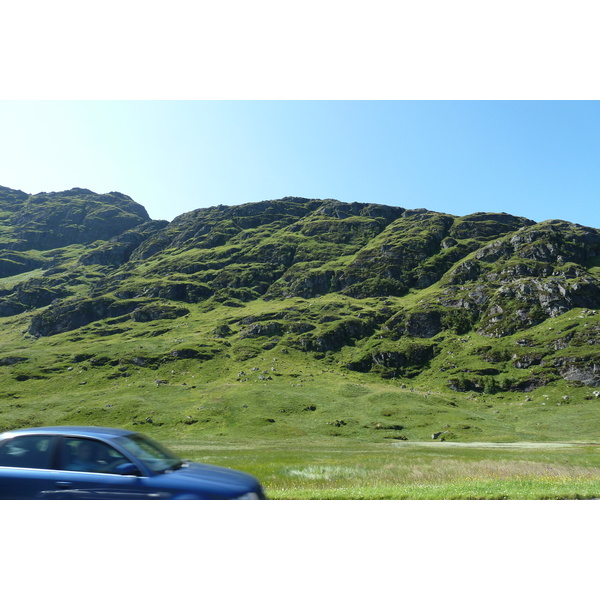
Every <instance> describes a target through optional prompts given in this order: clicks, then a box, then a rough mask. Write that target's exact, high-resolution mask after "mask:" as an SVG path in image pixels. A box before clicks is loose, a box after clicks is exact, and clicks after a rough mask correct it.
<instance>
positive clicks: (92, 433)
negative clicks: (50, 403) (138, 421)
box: [0, 425, 134, 439]
mask: <svg viewBox="0 0 600 600" xmlns="http://www.w3.org/2000/svg"><path fill="white" fill-rule="evenodd" d="M132 433H134V432H133V431H129V430H127V429H118V428H114V427H96V426H92V425H89V426H79V425H55V426H53V427H31V428H29V429H15V430H13V431H5V432H4V433H2V435H1V436H0V437H9V436H10V437H12V436H15V435H31V434H38V435H43V434H49V435H82V436H89V437H95V438H102V439H108V438H112V437H122V436H124V435H131V434H132Z"/></svg>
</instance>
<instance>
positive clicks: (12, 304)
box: [0, 188, 600, 420]
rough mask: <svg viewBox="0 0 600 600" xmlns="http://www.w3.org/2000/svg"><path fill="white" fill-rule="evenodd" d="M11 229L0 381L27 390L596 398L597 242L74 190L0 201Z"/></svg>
mask: <svg viewBox="0 0 600 600" xmlns="http://www.w3.org/2000/svg"><path fill="white" fill-rule="evenodd" d="M0 226H1V228H2V229H1V232H2V238H1V242H2V243H1V245H0V266H2V268H3V270H2V272H1V275H2V278H0V322H1V323H2V326H3V331H4V332H5V336H4V342H3V345H2V348H0V377H3V378H5V379H6V381H16V382H19V386H20V388H19V389H21V390H26V389H29V388H28V387H27V386H32V387H31V389H32V390H33V389H34V388H35V386H36V385H38V384H39V381H41V380H43V381H44V382H45V385H48V386H51V385H53V384H54V382H55V381H58V379H57V378H58V377H59V375H58V374H60V373H64V371H65V369H67V368H68V366H67V365H69V364H71V365H74V364H75V365H77V366H78V368H79V369H80V372H82V371H81V369H84V371H85V375H86V384H90V385H92V384H93V389H95V390H101V389H110V388H111V387H112V386H114V385H116V383H115V382H118V381H120V378H122V377H124V378H130V377H131V379H127V381H128V382H129V383H128V385H134V383H133V382H136V381H141V380H142V379H144V377H146V375H145V374H148V373H149V372H150V371H155V372H156V374H157V379H160V380H161V381H162V380H164V381H166V382H169V383H172V381H171V380H172V378H173V377H174V376H173V377H172V376H171V375H169V371H171V374H173V373H176V372H178V371H177V369H175V368H174V365H177V366H178V368H179V369H180V370H181V369H182V370H183V371H187V372H197V373H198V374H199V373H202V377H203V381H205V384H207V385H213V384H214V385H234V386H235V387H236V389H237V387H238V386H241V387H240V389H242V388H243V386H244V385H245V384H247V385H249V384H252V383H253V382H254V383H255V384H260V385H267V384H269V385H274V384H275V383H276V382H277V380H278V379H279V381H283V379H282V378H283V373H281V372H279V373H278V372H277V370H276V369H275V367H274V366H273V369H274V370H269V371H266V370H265V369H259V367H258V366H257V365H258V364H259V362H263V361H271V364H273V363H272V361H275V360H277V361H283V360H284V359H285V360H286V361H287V362H288V363H289V364H290V366H289V373H288V374H289V375H290V376H292V375H293V372H294V371H298V370H299V369H298V368H297V367H295V366H293V365H294V364H295V365H300V364H302V365H304V367H303V369H305V368H312V369H318V370H320V371H322V372H323V373H325V372H331V373H335V374H337V375H336V377H353V378H358V379H357V381H365V382H366V381H371V382H379V383H377V384H376V385H391V386H395V388H394V389H396V388H397V387H398V386H400V388H399V389H409V388H413V389H417V388H419V389H428V390H429V391H437V393H442V394H449V395H450V396H449V397H459V398H461V397H462V398H464V399H465V400H464V401H467V400H466V399H467V398H468V399H470V400H469V401H474V400H473V399H474V398H477V397H478V395H480V394H491V395H495V396H496V397H498V398H499V397H500V396H501V395H507V394H508V396H505V397H506V398H507V399H510V398H512V399H513V401H514V402H516V401H517V399H519V398H520V399H521V401H522V400H523V398H524V397H525V396H526V395H527V394H531V393H533V392H534V391H536V390H538V391H539V393H541V392H545V391H546V390H556V391H557V392H559V393H560V394H561V396H571V395H572V394H573V393H575V392H573V390H579V391H578V392H577V394H578V398H580V401H581V402H585V401H586V398H588V397H589V398H591V399H592V400H593V399H594V398H595V397H596V396H594V394H593V392H592V391H590V390H591V388H593V387H597V386H600V358H599V353H598V340H599V339H600V313H598V310H600V231H598V230H596V229H593V228H588V227H584V226H581V225H577V224H573V223H568V222H564V221H545V222H543V223H535V222H533V221H530V220H528V219H524V218H522V217H515V216H512V215H507V214H504V213H499V214H496V213H476V214H473V215H467V216H463V217H459V216H454V215H450V214H443V213H436V212H432V211H427V210H424V209H421V210H406V209H403V208H399V207H390V206H384V205H378V204H372V203H364V204H363V203H352V204H347V203H343V202H339V201H336V200H317V199H312V200H311V199H304V198H291V197H289V198H282V199H280V200H271V201H265V202H259V203H252V204H245V205H240V206H233V207H226V206H218V207H212V208H206V209H198V210H195V211H192V212H189V213H185V214H183V215H180V216H179V217H177V218H176V219H174V220H173V221H172V222H170V223H167V222H166V221H152V220H150V219H149V218H148V215H147V213H146V211H145V210H144V209H143V208H142V207H141V206H140V205H138V204H136V203H135V202H133V201H132V200H131V199H130V198H128V197H127V196H124V195H122V194H118V193H116V192H113V193H111V194H105V195H97V194H94V193H93V192H90V191H89V190H82V189H79V188H76V189H75V190H71V191H69V192H60V193H55V194H38V195H36V196H27V195H26V194H24V193H23V192H20V191H16V190H10V189H8V188H0ZM42 232H43V233H42ZM257 361H258V362H257ZM280 364H281V363H280ZM249 365H252V367H251V368H252V369H256V370H257V371H259V372H260V377H262V379H259V378H258V374H256V375H252V371H249V370H248V367H249ZM306 365H312V367H306ZM158 375H160V376H158ZM293 380H294V378H293V377H292V381H293ZM36 382H38V383H36ZM184 383H186V382H184ZM372 384H373V385H375V383H372ZM15 385H17V384H15ZM158 385H162V384H158ZM186 385H187V383H186ZM290 385H292V384H291V383H290ZM87 389H91V388H87ZM569 390H570V391H569ZM567 392H568V393H567ZM5 393H7V394H8V393H9V392H5ZM10 393H16V392H14V391H12V392H10ZM240 393H242V392H240ZM453 395H454V396H453ZM457 395H458V396H457ZM566 403H567V401H565V404H566ZM363 408H364V407H363ZM472 408H473V407H472ZM476 409H477V410H478V407H475V408H473V410H476ZM357 410H358V407H357ZM469 410H471V409H469ZM60 418H64V415H63V416H62V417H60ZM338 420H339V419H338Z"/></svg>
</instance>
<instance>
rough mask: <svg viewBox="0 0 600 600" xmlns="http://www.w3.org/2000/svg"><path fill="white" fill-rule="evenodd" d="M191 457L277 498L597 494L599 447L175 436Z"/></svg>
mask: <svg viewBox="0 0 600 600" xmlns="http://www.w3.org/2000/svg"><path fill="white" fill-rule="evenodd" d="M174 447H175V448H176V449H177V451H178V452H180V453H181V454H183V455H186V456H187V457H188V458H192V459H193V460H199V461H202V462H212V463H216V464H222V465H224V466H229V467H232V468H237V469H242V470H244V471H248V472H250V473H252V474H254V475H256V476H257V477H259V479H260V480H261V481H262V483H263V485H264V487H265V489H266V492H267V495H268V497H269V498H271V499H276V500H344V499H348V500H352V499H355V500H359V499H364V500H377V499H382V500H383V499H389V500H392V499H407V500H441V499H449V500H451V499H463V500H468V499H489V500H502V499H512V500H542V499H584V498H597V497H600V454H599V452H600V449H599V448H597V447H593V446H587V447H585V446H575V445H573V446H565V447H557V446H548V447H544V446H542V445H540V446H535V445H532V446H531V447H529V448H528V447H519V448H511V447H504V446H502V445H499V446H497V447H494V448H478V447H476V446H475V445H474V446H469V445H468V444H467V445H463V446H455V447H448V446H443V445H442V444H430V445H429V446H426V445H423V446H413V447H411V448H408V447H407V448H398V447H394V446H391V445H388V444H349V443H348V442H345V441H343V440H332V441H331V442H328V443H323V442H321V443H319V444H311V443H307V444H305V445H304V446H301V445H299V444H297V443H294V442H291V441H289V440H288V441H287V442H285V443H283V444H282V445H281V446H280V447H275V446H273V445H270V444H264V443H257V444H255V445H253V444H251V443H250V444H247V445H229V446H226V445H222V446H219V445H217V444H211V445H209V446H202V447H199V446H198V445H195V444H194V443H193V442H182V443H178V444H175V445H174Z"/></svg>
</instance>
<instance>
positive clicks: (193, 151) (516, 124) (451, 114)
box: [0, 100, 600, 228]
mask: <svg viewBox="0 0 600 600" xmlns="http://www.w3.org/2000/svg"><path fill="white" fill-rule="evenodd" d="M599 159H600V103H599V102H597V101H351V100H342V101H333V100H330V101H242V100H237V101H236V100H234V101H159V100H155V101H42V100H37V101H35V100H34V101H0V185H4V186H7V187H11V188H16V189H21V190H23V191H24V192H27V193H31V194H35V193H38V192H42V191H46V192H49V191H61V190H65V189H70V188H73V187H84V188H89V189H91V190H93V191H95V192H99V193H104V192H110V191H119V192H122V193H124V194H127V195H129V196H131V197H132V198H133V199H134V200H135V201H136V202H139V203H140V204H142V205H144V206H145V207H146V209H147V210H148V212H149V214H150V216H151V217H152V218H154V219H167V220H172V219H173V218H174V217H176V216H177V215H179V214H181V213H184V212H187V211H190V210H193V209H195V208H200V207H206V206H213V205H216V204H225V205H234V204H241V203H245V202H258V201H262V200H268V199H274V198H281V197H283V196H303V197H308V198H336V199H338V200H341V201H344V202H376V203H381V204H388V205H394V206H402V207H405V208H428V209H430V210H435V211H440V212H447V213H451V214H455V215H465V214H469V213H473V212H478V211H486V212H508V213H511V214H515V215H520V216H525V217H528V218H530V219H533V220H535V221H542V220H545V219H553V218H556V219H564V220H568V221H574V222H578V223H581V224H583V225H588V226H592V227H597V228H600V202H599V200H600V169H599V162H600V161H599Z"/></svg>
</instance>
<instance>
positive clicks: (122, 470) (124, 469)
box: [115, 462, 141, 475]
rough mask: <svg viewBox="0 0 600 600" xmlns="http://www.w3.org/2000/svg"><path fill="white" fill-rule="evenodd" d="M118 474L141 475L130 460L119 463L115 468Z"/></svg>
mask: <svg viewBox="0 0 600 600" xmlns="http://www.w3.org/2000/svg"><path fill="white" fill-rule="evenodd" d="M115 472H116V473H117V474H118V475H141V473H140V470H139V469H138V468H137V467H136V466H135V465H134V464H133V463H130V462H127V463H123V464H120V465H119V466H118V467H116V468H115Z"/></svg>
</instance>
